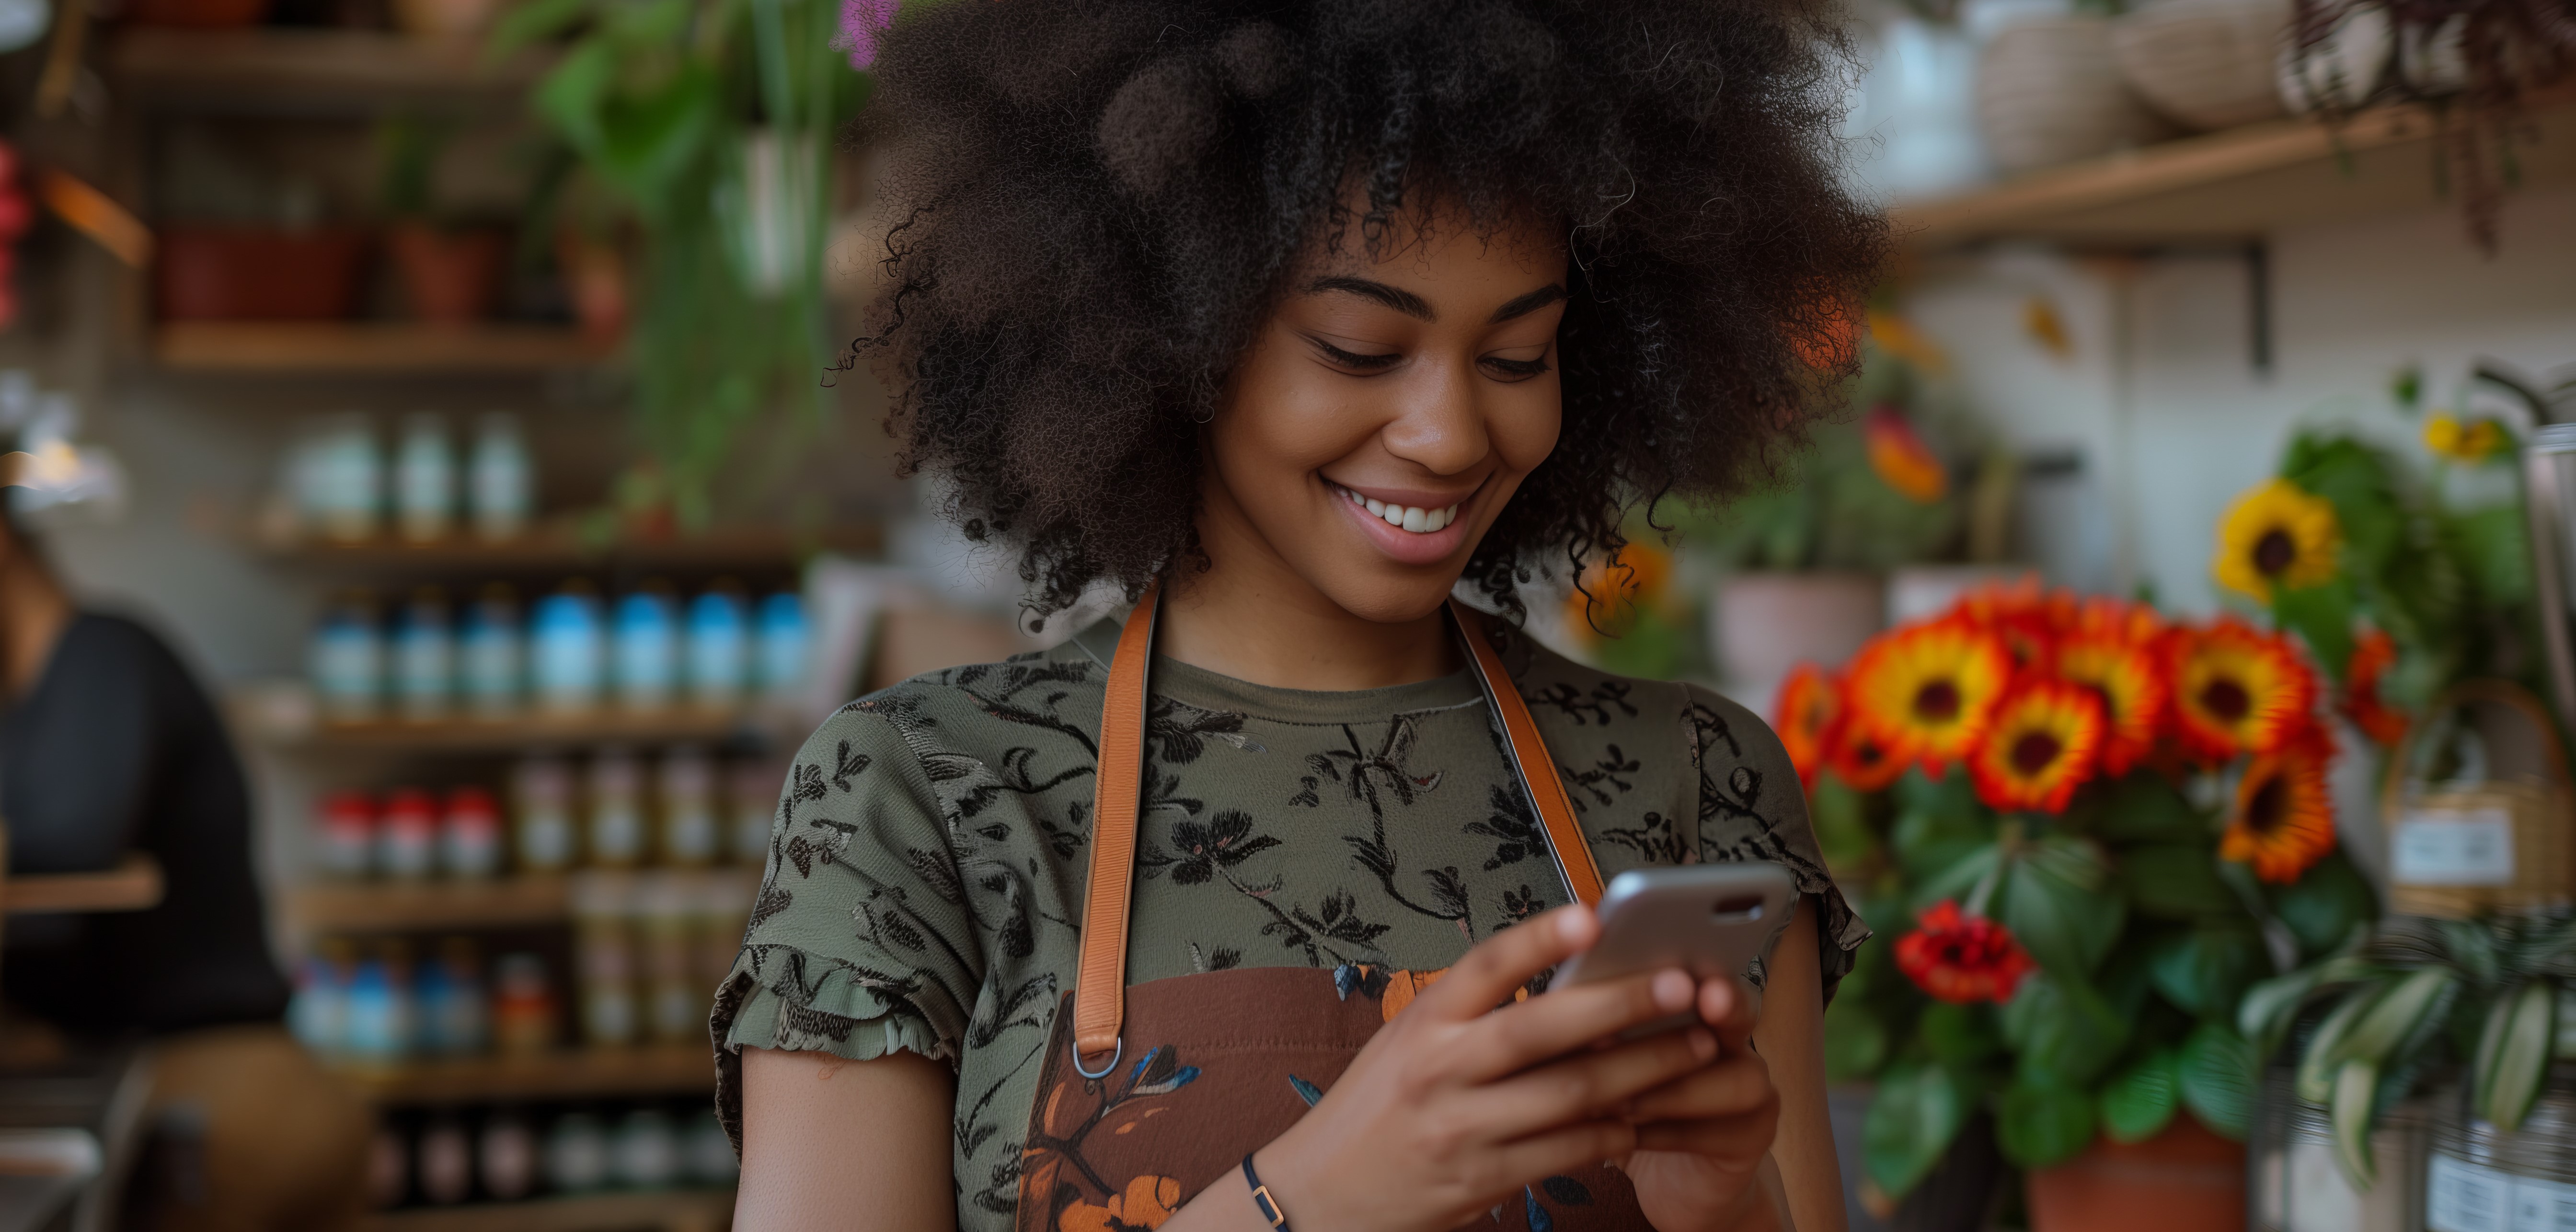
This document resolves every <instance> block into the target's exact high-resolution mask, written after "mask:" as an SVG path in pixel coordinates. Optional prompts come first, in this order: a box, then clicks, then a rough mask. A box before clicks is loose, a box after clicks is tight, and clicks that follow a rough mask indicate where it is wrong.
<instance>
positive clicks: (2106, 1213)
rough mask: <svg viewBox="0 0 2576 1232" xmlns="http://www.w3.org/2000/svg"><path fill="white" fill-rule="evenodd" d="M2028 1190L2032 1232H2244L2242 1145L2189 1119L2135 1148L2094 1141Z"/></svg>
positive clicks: (2035, 1176) (2180, 1117)
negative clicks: (2179, 1230)
mask: <svg viewBox="0 0 2576 1232" xmlns="http://www.w3.org/2000/svg"><path fill="white" fill-rule="evenodd" d="M2025 1184H2026V1185H2027V1187H2028V1188H2027V1193H2028V1196H2029V1199H2030V1232H2173V1230H2174V1229H2177V1228H2189V1229H2191V1230H2192V1232H2245V1147H2244V1146H2243V1145H2242V1144H2240V1143H2235V1142H2230V1141H2228V1140H2227V1139H2225V1138H2221V1137H2219V1136H2218V1135H2217V1134H2214V1133H2211V1132H2210V1131H2209V1130H2208V1128H2206V1127H2205V1126H2203V1125H2202V1124H2201V1123H2200V1122H2198V1121H2195V1120H2193V1119H2192V1118H2191V1114H2189V1113H2177V1114H2175V1116H2174V1119H2173V1124H2172V1125H2170V1126H2168V1127H2167V1128H2166V1129H2165V1132H2163V1133H2161V1134H2158V1135H2156V1136H2155V1137H2153V1138H2149V1139H2147V1140H2146V1141H2144V1142H2140V1143H2137V1144H2135V1145H2123V1144H2121V1143H2117V1142H2113V1141H2111V1140H2110V1139H2108V1138H2102V1139H2097V1140H2095V1141H2094V1143H2093V1146H2092V1147H2091V1148H2090V1149H2088V1150H2086V1151H2085V1152H2084V1153H2083V1154H2081V1155H2078V1156H2076V1157H2075V1158H2074V1159H2072V1160H2069V1161H2067V1162H2065V1163H2062V1164H2059V1165H2057V1166H2056V1167H2054V1168H2042V1169H2040V1170H2038V1171H2036V1172H2033V1173H2031V1174H2030V1176H2029V1177H2028V1178H2027V1180H2026V1182H2025Z"/></svg>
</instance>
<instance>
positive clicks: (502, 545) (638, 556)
mask: <svg viewBox="0 0 2576 1232" xmlns="http://www.w3.org/2000/svg"><path fill="white" fill-rule="evenodd" d="M256 547H257V549H258V550H259V551H260V552H262V553H263V554H265V555H266V556H268V557H269V558H270V559H272V560H274V561H277V562H278V563H280V564H287V565H294V566H297V567H301V568H310V569H316V570H330V571H334V572H342V573H403V574H414V575H416V574H423V573H441V574H448V573H491V572H505V571H530V572H533V571H563V570H578V569H583V568H601V567H623V568H636V569H685V570H723V569H741V570H787V569H793V568H795V567H796V566H797V565H798V564H799V563H801V562H802V561H803V559H804V558H805V557H806V556H807V555H808V554H810V553H813V552H817V551H833V552H843V553H847V554H850V555H856V556H873V555H875V554H876V553H877V552H878V551H880V550H881V547H882V536H881V534H880V532H879V530H878V528H877V527H875V526H873V525H860V526H837V527H831V528H829V529H824V530H818V531H813V532H810V533H802V532H796V531H790V530H785V529H782V528H776V527H763V526H729V527H718V528H714V529H710V530H708V531H705V532H702V533H699V534H694V535H688V536H684V537H680V538H673V539H659V540H622V541H618V542H614V543H608V544H591V543H588V542H585V541H584V540H583V539H582V538H581V537H580V536H579V535H577V534H575V533H573V531H572V529H571V528H570V527H567V526H547V527H542V528H538V529H535V530H531V531H529V532H528V533H527V534H524V535H521V536H519V537H517V538H515V539H507V540H501V541H498V542H489V543H487V542H483V541H481V540H477V539H472V538H467V537H458V538H454V539H447V540H441V541H439V542H435V543H404V542H401V541H399V540H376V541H370V542H362V543H333V542H329V541H325V540H306V541H303V542H298V543H288V544H258V545H256Z"/></svg>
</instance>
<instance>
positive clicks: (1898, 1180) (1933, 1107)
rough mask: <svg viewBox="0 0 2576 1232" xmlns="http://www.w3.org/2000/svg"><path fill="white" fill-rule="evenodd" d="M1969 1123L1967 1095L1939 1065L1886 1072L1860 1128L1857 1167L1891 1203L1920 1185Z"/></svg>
mask: <svg viewBox="0 0 2576 1232" xmlns="http://www.w3.org/2000/svg"><path fill="white" fill-rule="evenodd" d="M1967 1123H1968V1098H1967V1092H1966V1090H1965V1089H1964V1088H1963V1084H1961V1083H1960V1082H1959V1081H1958V1079H1957V1078H1956V1077H1955V1076H1954V1075H1952V1074H1951V1073H1950V1072H1949V1071H1948V1070H1946V1069H1943V1068H1942V1067H1940V1066H1938V1065H1923V1066H1915V1067H1910V1068H1905V1069H1898V1070H1890V1071H1889V1072H1888V1074H1887V1076H1886V1077H1885V1078H1884V1079H1882V1080H1880V1082H1879V1084H1878V1095H1877V1097H1876V1098H1874V1099H1872V1100H1871V1101H1870V1103H1869V1116H1868V1118H1867V1120H1866V1121H1864V1122H1863V1124H1862V1127H1861V1166H1862V1170H1863V1171H1866V1172H1867V1173H1868V1174H1869V1179H1870V1180H1872V1181H1875V1182H1877V1184H1878V1187H1879V1189H1880V1190H1881V1191H1882V1192H1884V1193H1886V1194H1887V1196H1889V1197H1890V1198H1901V1197H1904V1196H1905V1195H1906V1194H1907V1193H1909V1192H1911V1191H1912V1190H1913V1188H1914V1187H1915V1186H1916V1185H1917V1184H1920V1183H1921V1182H1922V1180H1923V1178H1924V1176H1925V1175H1927V1174H1929V1173H1930V1172H1931V1171H1932V1166H1933V1165H1934V1164H1937V1163H1939V1162H1941V1157H1942V1156H1943V1155H1944V1154H1947V1153H1948V1152H1949V1150H1950V1142H1951V1140H1952V1139H1954V1138H1957V1137H1958V1136H1959V1128H1960V1127H1961V1126H1963V1125H1965V1124H1967Z"/></svg>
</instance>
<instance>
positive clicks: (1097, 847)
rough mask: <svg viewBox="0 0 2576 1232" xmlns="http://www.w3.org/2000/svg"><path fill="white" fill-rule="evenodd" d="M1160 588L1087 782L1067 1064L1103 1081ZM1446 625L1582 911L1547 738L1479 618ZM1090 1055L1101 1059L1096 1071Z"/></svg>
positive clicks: (1581, 882) (1587, 849)
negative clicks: (1085, 872)
mask: <svg viewBox="0 0 2576 1232" xmlns="http://www.w3.org/2000/svg"><path fill="white" fill-rule="evenodd" d="M1159 589H1160V588H1159V587H1154V586H1148V587H1146V588H1145V593H1144V595H1143V597H1141V598H1139V599H1138V600H1137V601H1136V610H1135V612H1134V613H1133V614H1131V615H1129V616H1128V617H1127V627H1126V628H1125V629H1123V630H1121V631H1120V632H1119V634H1118V649H1117V652H1116V653H1115V654H1114V655H1112V656H1111V658H1110V661H1109V690H1108V696H1107V697H1106V698H1105V699H1104V700H1103V701H1102V702H1101V706H1100V764H1099V769H1098V771H1097V772H1096V773H1095V774H1094V775H1093V776H1092V780H1093V795H1092V811H1091V818H1092V821H1091V883H1090V888H1089V889H1088V890H1087V891H1086V892H1085V894H1084V896H1083V902H1082V964H1081V966H1080V968H1078V970H1077V972H1076V975H1075V981H1076V982H1075V984H1074V992H1073V1065H1074V1069H1075V1070H1076V1071H1077V1072H1079V1073H1081V1074H1082V1075H1083V1076H1084V1077H1086V1078H1100V1077H1105V1076H1107V1075H1108V1073H1109V1072H1110V1070H1111V1069H1113V1068H1115V1067H1116V1066H1117V1064H1118V1062H1119V1059H1120V1058H1121V1057H1123V1056H1124V1055H1125V1054H1126V1044H1125V1043H1124V1041H1123V1040H1122V1039H1121V1038H1120V1033H1121V1031H1122V1030H1123V1029H1124V1028H1125V1026H1126V1015H1127V916H1128V907H1129V905H1130V903H1131V902H1132V901H1133V898H1134V892H1135V868H1136V823H1137V808H1138V805H1139V802H1140V801H1141V799H1142V798H1143V788H1144V779H1145V698H1146V687H1147V681H1146V668H1147V666H1148V665H1149V664H1151V663H1152V662H1153V658H1154V620H1155V617H1156V615H1157V613H1158V611H1159V606H1158V604H1159V600H1160V597H1161V596H1160V593H1159ZM1449 616H1450V619H1451V620H1452V621H1453V622H1455V624H1456V626H1457V629H1458V634H1459V638H1458V640H1459V641H1460V642H1461V643H1462V644H1464V645H1465V646H1466V648H1467V662H1468V663H1469V665H1470V666H1472V667H1473V668H1474V669H1475V672H1476V682H1477V684H1478V686H1479V687H1481V688H1482V689H1483V690H1484V693H1485V700H1486V702H1487V703H1488V704H1489V705H1491V706H1492V707H1493V709H1494V714H1495V717H1496V718H1497V719H1499V720H1500V721H1501V723H1502V725H1503V736H1504V743H1505V745H1506V748H1507V751H1508V753H1509V756H1510V757H1511V762H1512V770H1513V772H1514V773H1515V774H1517V775H1519V776H1520V781H1521V788H1522V790H1523V791H1525V792H1526V793H1527V794H1528V796H1529V800H1530V805H1531V807H1532V808H1534V809H1535V810H1536V811H1537V813H1538V817H1539V823H1540V825H1541V826H1543V827H1544V828H1545V829H1546V831H1547V848H1548V853H1549V854H1550V855H1551V856H1553V857H1555V860H1556V871H1557V874H1558V875H1559V876H1560V877H1562V878H1563V879H1564V881H1565V889H1566V893H1567V894H1569V895H1571V896H1572V897H1573V898H1574V900H1575V901H1577V902H1580V903H1583V904H1585V905H1587V906H1589V905H1595V904H1598V903H1599V902H1600V901H1601V870H1600V867H1599V866H1598V865H1596V864H1594V863H1593V860H1592V845H1591V843H1589V842H1587V841H1586V840H1585V839H1584V837H1583V827H1582V826H1581V825H1580V824H1578V823H1577V822H1576V821H1575V818H1574V804H1573V802H1572V801H1571V800H1569V799H1568V798H1567V797H1566V794H1565V784H1564V783H1563V782H1562V781H1560V780H1559V779H1558V778H1557V774H1556V761H1555V759H1554V758H1551V757H1550V756H1548V752H1547V741H1546V740H1544V739H1543V738H1541V737H1540V735H1539V731H1538V724H1537V722H1536V721H1534V720H1532V719H1531V718H1530V712H1529V704H1528V703H1527V702H1524V701H1522V700H1521V695H1520V690H1519V689H1517V688H1515V687H1514V686H1513V684H1512V677H1511V672H1510V671H1509V670H1507V669H1506V668H1505V667H1504V666H1503V658H1502V655H1501V654H1499V653H1497V652H1496V651H1495V649H1494V645H1493V641H1492V639H1491V638H1490V637H1489V636H1488V634H1487V631H1486V626H1485V617H1484V615H1483V614H1482V613H1480V612H1478V611H1476V610H1475V609H1473V608H1470V607H1467V606H1465V605H1463V604H1460V603H1458V602H1456V601H1455V600H1452V601H1451V603H1450V606H1449ZM1086 1057H1098V1058H1105V1059H1102V1060H1101V1061H1100V1062H1099V1066H1098V1068H1097V1069H1095V1068H1093V1067H1092V1065H1090V1064H1089V1063H1088V1062H1086V1061H1085V1058H1086Z"/></svg>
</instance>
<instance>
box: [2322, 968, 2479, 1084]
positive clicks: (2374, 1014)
mask: <svg viewBox="0 0 2576 1232" xmlns="http://www.w3.org/2000/svg"><path fill="white" fill-rule="evenodd" d="M2458 982H2459V975H2458V974H2457V973H2456V972H2454V971H2452V970H2451V969H2450V968H2448V967H2424V968H2421V969H2419V970H2416V971H2412V972H2409V973H2407V975H2406V977H2405V978H2404V979H2401V980H2399V981H2397V983H2396V985H2395V986H2394V987H2391V988H2390V989H2389V990H2388V991H2387V992H2386V993H2384V994H2382V995H2381V996H2380V997H2379V999H2378V1000H2376V1001H2374V1002H2372V1003H2371V1006H2370V1009H2369V1011H2368V1012H2366V1013H2364V1014H2363V1015H2362V1016H2361V1018H2360V1019H2359V1020H2358V1021H2356V1022H2354V1023H2353V1024H2352V1029H2351V1030H2350V1031H2349V1032H2346V1033H2345V1035H2344V1037H2343V1038H2342V1039H2341V1040H2340V1041H2337V1043H2336V1045H2335V1056H2334V1059H2335V1060H2337V1061H2350V1060H2362V1061H2368V1062H2370V1063H2371V1064H2372V1065H2374V1066H2379V1065H2385V1064H2386V1063H2387V1060H2388V1057H2389V1054H2391V1053H2393V1052H2395V1051H2396V1050H2397V1046H2398V1044H2399V1043H2401V1042H2403V1041H2404V1040H2405V1039H2406V1037H2407V1036H2409V1035H2413V1034H2415V1030H2416V1027H2417V1026H2418V1025H2419V1024H2421V1023H2423V1022H2424V1021H2426V1019H2427V1018H2428V1017H2429V1016H2434V1015H2436V1014H2438V1012H2439V1010H2440V1009H2442V1008H2446V1007H2447V1006H2448V1004H2449V1002H2448V1000H2447V999H2446V996H2445V994H2448V993H2450V992H2451V991H2452V990H2453V988H2454V986H2455V985H2456V984H2457V983H2458Z"/></svg>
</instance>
